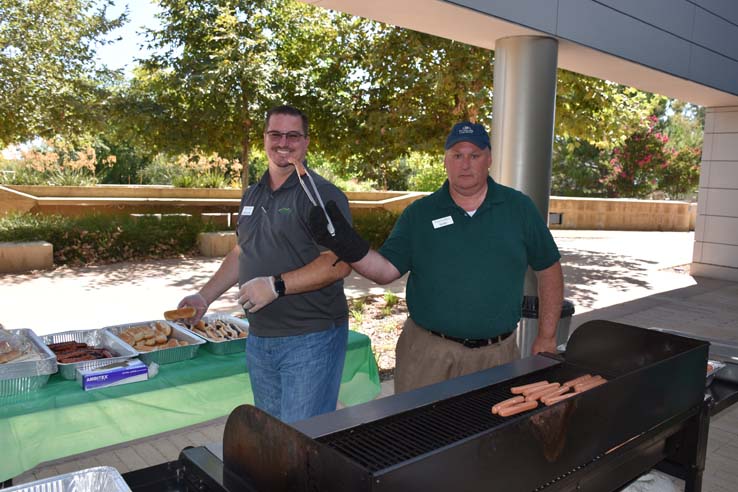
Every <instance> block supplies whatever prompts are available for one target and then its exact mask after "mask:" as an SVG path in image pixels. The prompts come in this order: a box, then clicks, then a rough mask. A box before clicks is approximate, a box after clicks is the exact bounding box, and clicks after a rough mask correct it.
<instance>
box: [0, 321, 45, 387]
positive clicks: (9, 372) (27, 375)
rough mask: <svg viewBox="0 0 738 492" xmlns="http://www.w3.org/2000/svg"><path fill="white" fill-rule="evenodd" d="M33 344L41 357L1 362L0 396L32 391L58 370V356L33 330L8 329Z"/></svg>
mask: <svg viewBox="0 0 738 492" xmlns="http://www.w3.org/2000/svg"><path fill="white" fill-rule="evenodd" d="M8 331H9V332H10V333H12V334H13V335H17V336H20V337H21V338H23V339H25V340H26V341H27V342H28V343H30V344H31V346H32V347H33V349H34V350H35V351H36V352H37V353H38V354H39V359H36V360H22V361H19V362H7V363H5V364H0V396H9V395H16V394H19V393H30V392H31V391H35V390H37V389H39V388H42V387H43V386H44V385H46V383H47V382H48V381H49V376H50V375H51V374H54V373H55V372H56V371H57V365H56V356H54V353H53V352H52V351H51V350H49V347H47V346H46V344H44V342H42V341H41V339H40V338H39V337H38V335H36V334H35V333H34V332H33V331H32V330H29V329H28V328H21V329H19V330H8Z"/></svg>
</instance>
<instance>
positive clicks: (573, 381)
mask: <svg viewBox="0 0 738 492" xmlns="http://www.w3.org/2000/svg"><path fill="white" fill-rule="evenodd" d="M591 377H592V375H591V374H585V375H584V376H579V377H578V378H574V379H570V380H569V381H566V382H565V383H564V384H562V386H569V387H573V386H574V385H575V384H578V383H582V382H584V381H586V380H587V379H590V378H591Z"/></svg>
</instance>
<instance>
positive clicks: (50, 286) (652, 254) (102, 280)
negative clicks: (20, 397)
mask: <svg viewBox="0 0 738 492" xmlns="http://www.w3.org/2000/svg"><path fill="white" fill-rule="evenodd" d="M554 236H555V238H556V241H557V244H558V245H559V248H560V250H561V252H562V255H563V259H562V264H563V265H564V275H565V280H566V297H567V298H568V299H570V300H572V301H573V302H574V304H575V308H576V313H577V314H575V316H574V319H573V320H572V326H573V327H576V326H579V325H580V324H581V323H583V322H584V321H586V320H589V319H610V320H613V321H619V322H624V323H629V324H633V325H637V326H643V327H661V328H671V329H676V330H682V331H686V332H691V333H695V334H700V335H702V336H708V337H718V338H724V339H728V340H738V283H734V282H726V281H718V280H710V279H700V278H693V277H691V276H689V275H688V267H687V265H688V264H689V262H690V261H691V257H692V247H693V234H692V233H660V232H613V231H554ZM218 263H219V262H218V261H216V260H210V259H201V258H196V259H182V260H163V261H151V262H145V263H137V264H117V265H108V266H100V267H89V268H81V269H67V268H60V269H57V270H54V271H52V272H34V273H32V274H27V275H13V276H11V275H5V276H0V323H3V324H5V326H6V327H8V328H16V327H30V328H33V329H34V331H36V332H37V333H40V334H43V333H53V332H58V331H62V330H68V329H77V328H79V329H82V328H99V327H101V326H106V325H111V324H115V323H122V322H130V321H136V320H144V319H151V318H157V317H159V316H161V313H162V311H163V310H165V309H169V308H170V307H173V306H176V304H177V302H178V301H179V299H180V298H181V297H182V296H183V295H184V294H186V293H187V292H188V291H190V290H192V288H193V287H194V286H198V285H200V284H201V283H202V282H204V281H205V279H207V277H208V276H209V275H210V274H211V273H212V272H213V271H214V270H215V269H216V268H217V266H218ZM389 288H390V289H391V290H393V291H394V292H397V293H403V292H404V282H403V281H402V279H401V280H400V281H398V282H396V283H395V284H393V285H391V286H389ZM346 291H347V294H348V295H350V296H359V295H364V294H366V293H369V292H372V293H381V292H383V289H382V288H380V287H376V286H373V285H371V284H369V283H367V282H366V281H365V280H363V279H361V278H360V277H359V276H356V275H351V276H350V277H349V278H348V279H347V281H346ZM234 294H235V290H232V291H230V292H229V293H227V294H226V295H225V296H224V297H223V299H221V300H220V301H218V302H217V303H216V304H215V305H214V306H213V309H215V310H218V311H225V312H236V311H237V310H238V306H237V305H236V304H235V299H234V297H235V296H234ZM392 392H393V387H392V381H388V382H386V383H385V384H383V387H382V396H385V395H388V394H392ZM224 424H225V419H219V420H217V421H213V422H209V423H206V424H202V425H199V426H194V427H191V428H187V429H181V430H179V431H175V432H171V433H166V434H162V435H157V436H152V437H150V438H147V439H143V440H140V441H135V442H130V443H125V444H122V445H119V446H114V447H111V448H105V449H101V450H96V451H94V452H90V453H86V454H84V455H79V456H74V457H69V458H65V459H62V460H58V461H56V462H53V463H46V464H43V465H41V466H38V467H36V468H35V469H33V470H29V471H28V472H27V473H24V474H23V475H21V476H20V477H17V479H16V480H15V483H24V482H27V481H31V480H34V479H36V478H41V477H46V476H51V475H56V474H59V473H66V472H69V471H73V470H79V469H82V468H87V467H90V466H97V465H112V466H115V467H116V468H118V469H119V470H120V471H121V472H124V473H125V472H126V471H129V470H135V469H138V468H142V467H145V466H150V465H153V464H157V463H161V462H165V461H170V460H174V459H176V458H177V455H178V453H179V450H181V449H182V448H183V447H184V446H190V445H201V444H206V443H209V442H214V441H218V440H220V437H221V436H222V432H223V426H224ZM735 483H738V406H735V407H734V408H732V409H730V410H728V411H726V412H723V413H722V414H720V415H719V416H718V417H717V418H714V419H713V420H712V422H711V425H710V439H709V442H708V457H707V473H706V475H705V479H704V484H703V490H704V491H706V492H728V491H734V490H735Z"/></svg>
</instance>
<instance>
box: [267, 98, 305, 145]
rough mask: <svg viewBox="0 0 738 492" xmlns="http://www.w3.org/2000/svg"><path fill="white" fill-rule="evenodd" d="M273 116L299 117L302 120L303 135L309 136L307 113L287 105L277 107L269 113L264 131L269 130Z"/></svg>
mask: <svg viewBox="0 0 738 492" xmlns="http://www.w3.org/2000/svg"><path fill="white" fill-rule="evenodd" d="M273 114H286V115H289V116H299V117H300V119H302V133H304V134H305V136H306V137H307V136H308V117H307V115H306V114H305V113H303V112H302V111H300V110H299V109H297V108H296V107H294V106H289V105H287V104H283V105H281V106H275V107H273V108H272V109H270V110H269V111H267V115H266V120H265V121H264V131H266V130H267V128H269V118H271V117H272V115H273Z"/></svg>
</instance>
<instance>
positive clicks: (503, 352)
mask: <svg viewBox="0 0 738 492" xmlns="http://www.w3.org/2000/svg"><path fill="white" fill-rule="evenodd" d="M519 358H520V350H518V345H517V343H515V334H512V335H510V336H509V337H507V338H506V339H505V340H503V341H501V342H499V343H496V344H494V345H488V346H486V347H479V348H467V347H465V346H463V345H462V344H460V343H458V342H454V341H451V340H446V339H444V338H441V337H439V336H436V335H434V334H432V333H430V332H429V331H427V330H425V329H423V328H421V327H420V326H418V325H417V324H416V323H415V322H414V321H413V320H412V319H411V318H410V317H408V318H407V321H405V324H404V326H403V328H402V334H401V335H400V338H399V340H397V347H396V349H395V393H402V392H404V391H410V390H413V389H416V388H420V387H422V386H427V385H429V384H434V383H440V382H441V381H445V380H447V379H451V378H455V377H458V376H463V375H465V374H471V373H473V372H477V371H481V370H483V369H488V368H490V367H494V366H499V365H501V364H507V363H508V362H512V361H513V360H515V359H519Z"/></svg>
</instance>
